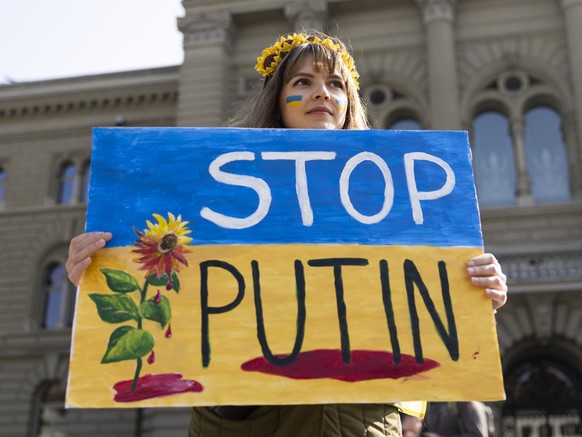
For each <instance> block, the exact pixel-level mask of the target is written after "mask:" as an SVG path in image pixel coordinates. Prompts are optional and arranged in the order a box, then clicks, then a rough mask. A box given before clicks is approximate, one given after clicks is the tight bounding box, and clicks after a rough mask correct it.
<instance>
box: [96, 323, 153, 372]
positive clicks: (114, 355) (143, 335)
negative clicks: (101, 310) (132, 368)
mask: <svg viewBox="0 0 582 437" xmlns="http://www.w3.org/2000/svg"><path fill="white" fill-rule="evenodd" d="M154 343H155V340H154V336H153V335H152V334H150V333H149V332H147V331H144V330H143V329H137V328H133V327H131V326H121V327H119V328H117V329H116V330H115V331H113V333H112V334H111V337H109V344H108V345H107V351H106V352H105V355H103V359H102V360H101V364H106V363H116V362H118V361H126V360H137V359H138V358H141V357H143V356H144V355H147V354H149V353H150V352H151V351H152V349H153V348H154Z"/></svg>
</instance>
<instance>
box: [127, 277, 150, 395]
mask: <svg viewBox="0 0 582 437" xmlns="http://www.w3.org/2000/svg"><path fill="white" fill-rule="evenodd" d="M149 285H150V283H149V281H148V280H147V279H146V282H145V284H144V286H143V289H142V290H140V295H141V298H140V301H139V304H140V305H141V304H142V303H143V302H144V301H145V298H146V294H147V292H148V286H149ZM137 329H141V316H138V318H137ZM141 366H142V360H141V358H138V359H137V364H136V366H135V374H134V376H133V382H132V383H131V392H132V393H133V391H134V390H135V388H136V387H137V380H138V379H139V373H140V372H141Z"/></svg>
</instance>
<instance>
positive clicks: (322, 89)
mask: <svg viewBox="0 0 582 437" xmlns="http://www.w3.org/2000/svg"><path fill="white" fill-rule="evenodd" d="M313 96H314V97H315V98H316V99H323V100H330V99H331V94H330V93H329V90H328V89H327V86H326V85H325V84H324V83H323V84H321V85H319V86H318V87H317V89H316V90H315V92H314V94H313Z"/></svg>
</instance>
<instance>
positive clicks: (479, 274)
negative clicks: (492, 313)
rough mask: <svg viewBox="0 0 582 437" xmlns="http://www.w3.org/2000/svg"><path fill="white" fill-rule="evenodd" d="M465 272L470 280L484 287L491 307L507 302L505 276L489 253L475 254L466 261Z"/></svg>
mask: <svg viewBox="0 0 582 437" xmlns="http://www.w3.org/2000/svg"><path fill="white" fill-rule="evenodd" d="M467 273H468V274H469V276H470V277H471V282H472V283H473V284H474V285H476V286H478V287H482V288H484V289H485V296H487V297H488V298H489V299H491V301H492V303H493V309H497V308H500V307H502V306H503V305H505V302H507V284H506V281H507V276H505V274H504V273H503V272H502V271H501V266H500V265H499V262H498V261H497V259H496V258H495V257H494V256H493V255H492V254H490V253H484V254H483V255H479V256H476V257H475V258H471V259H470V260H469V261H467Z"/></svg>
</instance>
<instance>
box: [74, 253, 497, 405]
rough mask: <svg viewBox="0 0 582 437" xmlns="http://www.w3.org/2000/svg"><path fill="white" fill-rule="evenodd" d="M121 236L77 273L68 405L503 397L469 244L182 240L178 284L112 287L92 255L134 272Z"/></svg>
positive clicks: (488, 313)
mask: <svg viewBox="0 0 582 437" xmlns="http://www.w3.org/2000/svg"><path fill="white" fill-rule="evenodd" d="M131 249H132V248H130V247H124V248H110V249H103V250H101V251H100V252H99V253H98V254H97V255H96V256H95V257H94V259H93V263H92V264H91V266H90V268H89V269H88V270H87V272H86V273H85V275H84V277H83V279H82V282H81V285H80V288H79V291H78V296H77V307H76V318H75V327H74V338H73V346H72V353H71V363H70V375H69V387H68V394H67V404H68V405H69V406H71V407H96V408H97V407H98V408H107V407H120V408H123V407H127V408H135V407H145V406H186V405H244V404H252V405H262V404H317V403H388V402H396V401H406V400H418V399H424V400H429V401H430V400H496V399H502V398H503V397H504V393H503V384H502V376H501V367H500V362H499V351H498V346H497V335H496V329H495V319H494V315H493V312H492V309H491V302H490V300H489V299H487V298H486V297H485V296H484V293H483V290H482V289H480V288H477V287H475V286H473V285H472V284H471V282H470V280H469V277H468V276H467V273H466V267H465V265H464V263H465V262H466V261H467V260H468V259H470V258H471V257H473V256H476V255H478V254H480V253H482V250H481V249H479V248H434V247H422V246H418V247H397V246H390V247H377V246H359V245H352V246H323V245H321V246H320V245H314V246H308V245H285V246H277V245H268V246H195V247H192V248H191V249H192V253H190V254H188V255H187V260H188V267H183V266H181V268H180V271H179V272H178V275H177V276H178V280H179V292H176V291H175V290H169V291H168V290H166V285H157V286H154V285H149V286H148V288H147V290H146V291H145V293H143V289H142V290H141V291H140V290H136V291H131V292H123V293H122V292H114V291H112V290H111V288H110V284H108V282H107V281H106V275H104V274H103V272H102V270H101V269H110V271H123V272H126V273H127V274H129V275H131V276H133V277H134V278H135V279H136V280H137V283H138V284H139V286H140V287H143V285H144V283H145V278H144V276H143V271H140V270H138V268H139V265H138V264H136V263H135V262H134V261H133V260H134V259H135V258H136V255H135V254H133V253H131ZM175 282H176V281H173V283H172V284H170V285H171V286H174V288H176V284H175ZM407 288H408V291H407ZM124 291H126V290H124ZM158 291H159V295H158ZM259 291H260V292H259ZM142 293H143V301H144V302H145V301H149V302H150V303H148V304H145V306H144V305H143V304H142V297H141V294H142ZM94 295H101V296H121V295H123V296H124V297H123V298H119V299H118V297H113V298H110V297H101V298H96V297H95V296H94ZM91 296H93V297H91ZM99 299H101V300H100V302H102V303H101V304H100V305H102V307H101V310H102V311H103V312H106V310H107V308H108V307H107V305H108V303H107V302H109V301H112V300H115V301H116V302H117V300H119V302H123V305H122V307H123V308H122V309H121V310H120V309H119V306H118V307H117V308H118V309H117V310H116V311H117V313H115V314H113V313H114V312H115V311H113V310H111V308H109V311H110V313H108V314H105V315H102V314H100V313H99V312H98V305H97V303H96V302H97V301H98V300H99ZM120 299H121V300H120ZM127 299H131V300H133V304H130V303H128V301H127ZM162 301H163V302H165V303H163V304H160V305H165V307H169V308H171V315H169V314H167V313H166V314H165V315H162V316H160V315H155V314H154V313H155V311H157V310H158V307H157V306H156V305H158V303H159V302H162ZM103 302H105V303H103ZM156 302H158V303H156ZM132 305H134V306H135V308H139V311H138V312H137V313H135V312H134V313H132V311H134V310H132V308H134V306H132ZM123 311H126V312H128V313H130V314H133V315H132V316H126V315H124V314H125V313H123ZM153 312H154V313H153ZM152 314H154V315H152ZM298 314H299V316H298ZM146 316H147V317H146ZM127 317H129V320H125V321H122V322H117V321H116V320H122V319H124V318H127ZM160 317H161V319H160ZM138 319H139V322H138ZM105 320H109V322H107V321H105ZM112 320H113V322H112ZM156 320H158V321H156ZM159 320H162V322H160V321H159ZM166 322H167V323H166ZM139 324H141V327H140V326H139ZM162 325H163V326H162ZM121 327H126V328H123V329H120V328H121ZM116 330H117V331H116ZM144 331H147V333H148V334H144ZM114 332H116V333H117V334H113V333H114ZM137 334H140V335H137ZM122 337H123V339H122ZM112 345H113V346H112ZM144 351H145V353H144ZM141 353H144V355H143V356H141V357H139V358H138V357H137V355H140V354H141ZM106 354H108V358H107V359H106V360H105V361H110V362H106V363H102V361H103V360H104V357H105V356H106ZM116 354H117V355H116ZM265 355H271V360H270V361H269V360H268V359H266V358H265ZM286 357H287V358H286ZM122 358H126V359H122ZM286 359H287V362H284V361H285V360H286ZM111 360H113V361H111ZM115 360H118V361H115ZM395 361H397V362H395Z"/></svg>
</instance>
